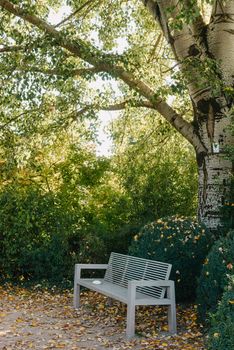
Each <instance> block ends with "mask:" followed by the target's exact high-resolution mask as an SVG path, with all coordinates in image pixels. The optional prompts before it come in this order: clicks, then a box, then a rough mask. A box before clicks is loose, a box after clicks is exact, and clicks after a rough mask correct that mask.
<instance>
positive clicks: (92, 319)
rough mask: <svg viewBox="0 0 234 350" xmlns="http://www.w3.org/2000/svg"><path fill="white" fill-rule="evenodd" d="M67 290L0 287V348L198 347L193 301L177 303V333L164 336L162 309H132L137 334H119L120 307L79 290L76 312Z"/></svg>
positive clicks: (122, 324) (121, 322)
mask: <svg viewBox="0 0 234 350" xmlns="http://www.w3.org/2000/svg"><path fill="white" fill-rule="evenodd" d="M71 305H72V295H71V293H70V292H69V291H67V292H64V293H61V294H58V293H51V291H50V292H49V291H47V290H44V291H40V290H35V289H34V290H33V291H29V290H26V289H22V288H9V289H6V288H3V287H0V349H1V350H18V349H20V350H27V349H36V350H43V349H66V350H80V349H86V350H88V349H90V350H95V349H97V350H104V349H105V350H106V349H112V350H118V349H136V350H137V349H178V350H179V349H180V350H185V349H190V350H202V349H204V345H203V339H202V336H201V333H200V329H199V327H198V326H197V325H196V323H195V321H196V312H195V309H194V307H193V306H190V307H188V308H182V307H178V310H177V318H178V328H179V332H178V335H177V336H173V337H172V336H168V335H166V333H165V331H166V330H167V320H166V309H163V310H162V308H159V307H154V308H149V307H142V308H140V309H139V310H138V311H137V320H136V321H137V327H136V329H137V333H138V336H137V337H136V338H134V339H133V340H131V341H128V340H127V339H126V338H125V315H126V309H125V306H124V305H122V304H121V303H118V302H115V303H114V304H113V305H112V306H108V305H107V299H106V298H105V297H103V296H101V295H98V294H95V293H93V292H86V293H83V295H82V307H81V308H80V309H79V311H76V310H74V309H73V308H72V306H71Z"/></svg>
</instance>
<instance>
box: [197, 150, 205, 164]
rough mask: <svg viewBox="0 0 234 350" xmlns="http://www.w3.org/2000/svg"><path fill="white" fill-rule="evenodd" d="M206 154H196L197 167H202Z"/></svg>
mask: <svg viewBox="0 0 234 350" xmlns="http://www.w3.org/2000/svg"><path fill="white" fill-rule="evenodd" d="M205 156H206V153H205V152H200V153H197V154H196V158H197V165H198V167H199V168H201V167H202V165H203V162H204V159H205Z"/></svg>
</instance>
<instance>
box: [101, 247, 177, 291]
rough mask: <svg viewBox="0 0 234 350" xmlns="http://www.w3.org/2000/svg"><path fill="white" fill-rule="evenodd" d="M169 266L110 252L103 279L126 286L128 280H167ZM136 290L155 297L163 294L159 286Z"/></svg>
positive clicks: (163, 289)
mask: <svg viewBox="0 0 234 350" xmlns="http://www.w3.org/2000/svg"><path fill="white" fill-rule="evenodd" d="M171 267H172V265H171V264H167V263H163V262H160V261H155V260H148V259H142V258H138V257H134V256H130V255H123V254H119V253H111V255H110V259H109V263H108V268H107V270H106V273H105V277H104V280H105V281H106V282H110V283H113V284H116V285H119V286H122V287H125V288H127V286H128V281H130V280H168V279H169V276H170V272H171ZM137 291H138V292H141V293H143V294H146V295H149V296H153V297H156V298H163V297H164V295H165V288H161V287H138V288H137Z"/></svg>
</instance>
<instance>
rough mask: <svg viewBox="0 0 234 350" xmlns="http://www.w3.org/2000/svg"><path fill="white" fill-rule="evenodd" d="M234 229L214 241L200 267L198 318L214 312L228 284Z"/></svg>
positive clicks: (232, 267)
mask: <svg viewBox="0 0 234 350" xmlns="http://www.w3.org/2000/svg"><path fill="white" fill-rule="evenodd" d="M233 261H234V231H233V230H232V231H230V232H229V233H228V234H227V236H226V237H223V238H220V239H219V240H218V241H216V242H215V244H214V245H213V247H212V249H211V251H210V252H209V254H208V256H207V258H206V260H205V263H204V265H203V268H202V272H201V276H200V278H199V281H198V288H197V304H198V314H199V319H200V321H202V322H205V321H206V320H207V316H208V313H209V312H215V311H216V309H217V305H218V301H219V300H220V299H221V297H222V294H223V292H224V289H225V287H226V286H227V284H228V277H227V275H228V274H229V273H230V272H233V270H234V266H233V265H232V264H233Z"/></svg>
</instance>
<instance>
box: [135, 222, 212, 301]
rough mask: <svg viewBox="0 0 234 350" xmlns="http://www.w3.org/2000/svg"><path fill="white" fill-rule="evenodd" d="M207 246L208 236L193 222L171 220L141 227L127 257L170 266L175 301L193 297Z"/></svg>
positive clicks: (203, 228)
mask: <svg viewBox="0 0 234 350" xmlns="http://www.w3.org/2000/svg"><path fill="white" fill-rule="evenodd" d="M210 246H211V235H210V233H209V232H208V231H207V230H206V229H205V227H203V226H201V225H199V224H198V223H197V222H196V221H195V220H194V219H189V218H183V217H171V218H165V219H160V220H157V221H156V222H152V223H150V224H148V225H146V226H144V227H143V228H142V230H141V231H140V233H139V234H138V235H136V236H135V239H134V241H133V243H132V244H131V246H130V249H129V253H130V254H131V255H135V256H139V257H142V258H147V259H152V260H159V261H163V262H167V263H171V264H172V273H171V276H170V278H171V279H172V280H174V281H175V284H176V297H177V300H179V301H185V300H192V299H194V298H195V290H196V285H197V281H196V279H197V277H198V276H199V274H200V271H201V268H202V263H203V262H204V259H205V256H206V254H207V252H208V250H209V248H210Z"/></svg>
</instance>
